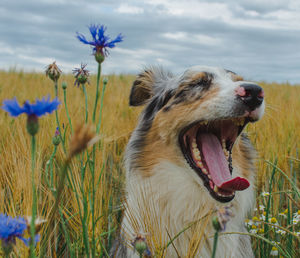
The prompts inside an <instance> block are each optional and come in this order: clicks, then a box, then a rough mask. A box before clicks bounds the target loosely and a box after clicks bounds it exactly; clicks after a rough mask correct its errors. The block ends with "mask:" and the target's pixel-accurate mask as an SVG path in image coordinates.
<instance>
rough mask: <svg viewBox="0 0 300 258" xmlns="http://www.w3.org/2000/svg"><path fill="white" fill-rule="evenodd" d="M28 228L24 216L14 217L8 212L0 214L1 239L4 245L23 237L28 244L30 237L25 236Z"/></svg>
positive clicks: (13, 242)
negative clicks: (7, 213)
mask: <svg viewBox="0 0 300 258" xmlns="http://www.w3.org/2000/svg"><path fill="white" fill-rule="evenodd" d="M26 229H27V223H26V220H25V219H24V218H22V217H19V218H12V217H11V216H8V215H6V214H0V239H1V240H2V245H6V246H8V245H11V244H15V243H16V238H19V239H21V240H22V241H23V242H24V243H25V244H26V245H27V244H28V239H26V238H24V237H23V235H24V231H25V230H26Z"/></svg>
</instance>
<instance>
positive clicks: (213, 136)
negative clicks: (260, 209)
mask: <svg viewBox="0 0 300 258" xmlns="http://www.w3.org/2000/svg"><path fill="white" fill-rule="evenodd" d="M143 104H146V107H145V109H144V111H143V113H142V116H141V119H140V121H139V125H138V127H137V129H136V130H135V132H134V134H133V137H132V139H131V142H130V144H129V152H130V154H129V155H130V168H129V169H130V170H139V171H140V172H141V173H142V174H143V175H144V176H151V173H153V171H152V170H153V168H154V166H155V165H156V164H158V163H159V162H162V161H164V160H167V161H170V162H172V163H176V164H178V165H179V166H185V167H188V169H189V170H192V171H193V172H192V173H194V174H195V175H197V178H201V179H202V181H203V183H204V185H205V187H206V189H207V190H208V191H209V193H210V194H211V196H212V197H213V198H214V199H216V200H217V201H220V202H228V201H231V200H232V199H233V198H234V195H235V191H241V190H244V189H246V188H247V187H248V186H249V182H248V180H247V179H246V178H244V177H240V176H237V177H235V178H232V171H233V165H232V164H233V161H232V151H233V148H234V147H235V143H236V141H237V139H238V137H239V135H240V134H241V132H242V130H243V129H244V127H245V126H246V124H247V123H249V122H255V121H257V120H259V119H260V118H261V117H262V115H263V112H264V92H263V90H262V88H261V87H260V86H258V85H257V84H255V83H253V82H248V81H244V80H243V78H242V77H240V76H238V75H237V74H235V73H233V72H231V71H228V70H224V69H221V68H212V67H200V66H196V67H192V68H190V69H188V70H187V71H185V72H184V73H183V74H182V75H181V76H173V75H171V74H169V73H165V72H164V71H163V70H161V69H159V68H150V69H148V70H146V71H144V72H143V73H141V74H140V75H139V76H138V77H137V78H136V80H135V81H134V83H133V86H132V90H131V94H130V105H132V106H139V105H143ZM200 181H201V180H200Z"/></svg>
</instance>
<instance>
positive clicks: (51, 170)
mask: <svg viewBox="0 0 300 258" xmlns="http://www.w3.org/2000/svg"><path fill="white" fill-rule="evenodd" d="M56 151H57V146H56V145H55V146H54V150H53V153H52V155H51V157H50V159H49V161H50V182H51V188H53V187H54V179H53V159H54V156H55V154H56Z"/></svg>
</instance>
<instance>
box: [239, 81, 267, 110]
mask: <svg viewBox="0 0 300 258" xmlns="http://www.w3.org/2000/svg"><path fill="white" fill-rule="evenodd" d="M236 94H237V95H238V97H239V98H240V99H241V100H242V101H243V102H244V103H245V104H246V105H247V106H248V107H249V108H250V110H251V111H252V110H254V109H256V108H257V107H259V106H260V105H261V103H262V102H263V100H264V91H263V89H262V88H261V87H260V86H258V85H256V84H250V83H249V84H241V85H240V86H239V87H238V88H237V89H236Z"/></svg>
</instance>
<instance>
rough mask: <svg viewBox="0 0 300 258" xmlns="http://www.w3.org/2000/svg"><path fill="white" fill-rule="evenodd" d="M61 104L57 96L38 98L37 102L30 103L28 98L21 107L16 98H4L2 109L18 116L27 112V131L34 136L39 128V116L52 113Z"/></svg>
mask: <svg viewBox="0 0 300 258" xmlns="http://www.w3.org/2000/svg"><path fill="white" fill-rule="evenodd" d="M60 104H61V103H60V101H59V100H58V99H57V98H55V99H54V100H52V101H50V97H48V98H47V99H45V98H42V99H41V100H39V99H36V102H35V103H33V104H30V103H29V101H28V100H26V101H25V103H24V105H23V106H22V107H21V106H20V105H19V103H18V101H17V99H16V98H14V99H11V100H4V101H3V106H2V109H3V110H5V111H6V112H8V113H9V114H10V115H11V116H13V117H17V116H19V115H21V114H23V113H25V114H27V131H28V133H29V134H31V135H32V136H33V135H35V134H36V133H37V132H38V129H39V123H38V117H39V116H43V115H45V114H46V113H52V112H53V111H54V110H56V109H57V107H58V105H60Z"/></svg>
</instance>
